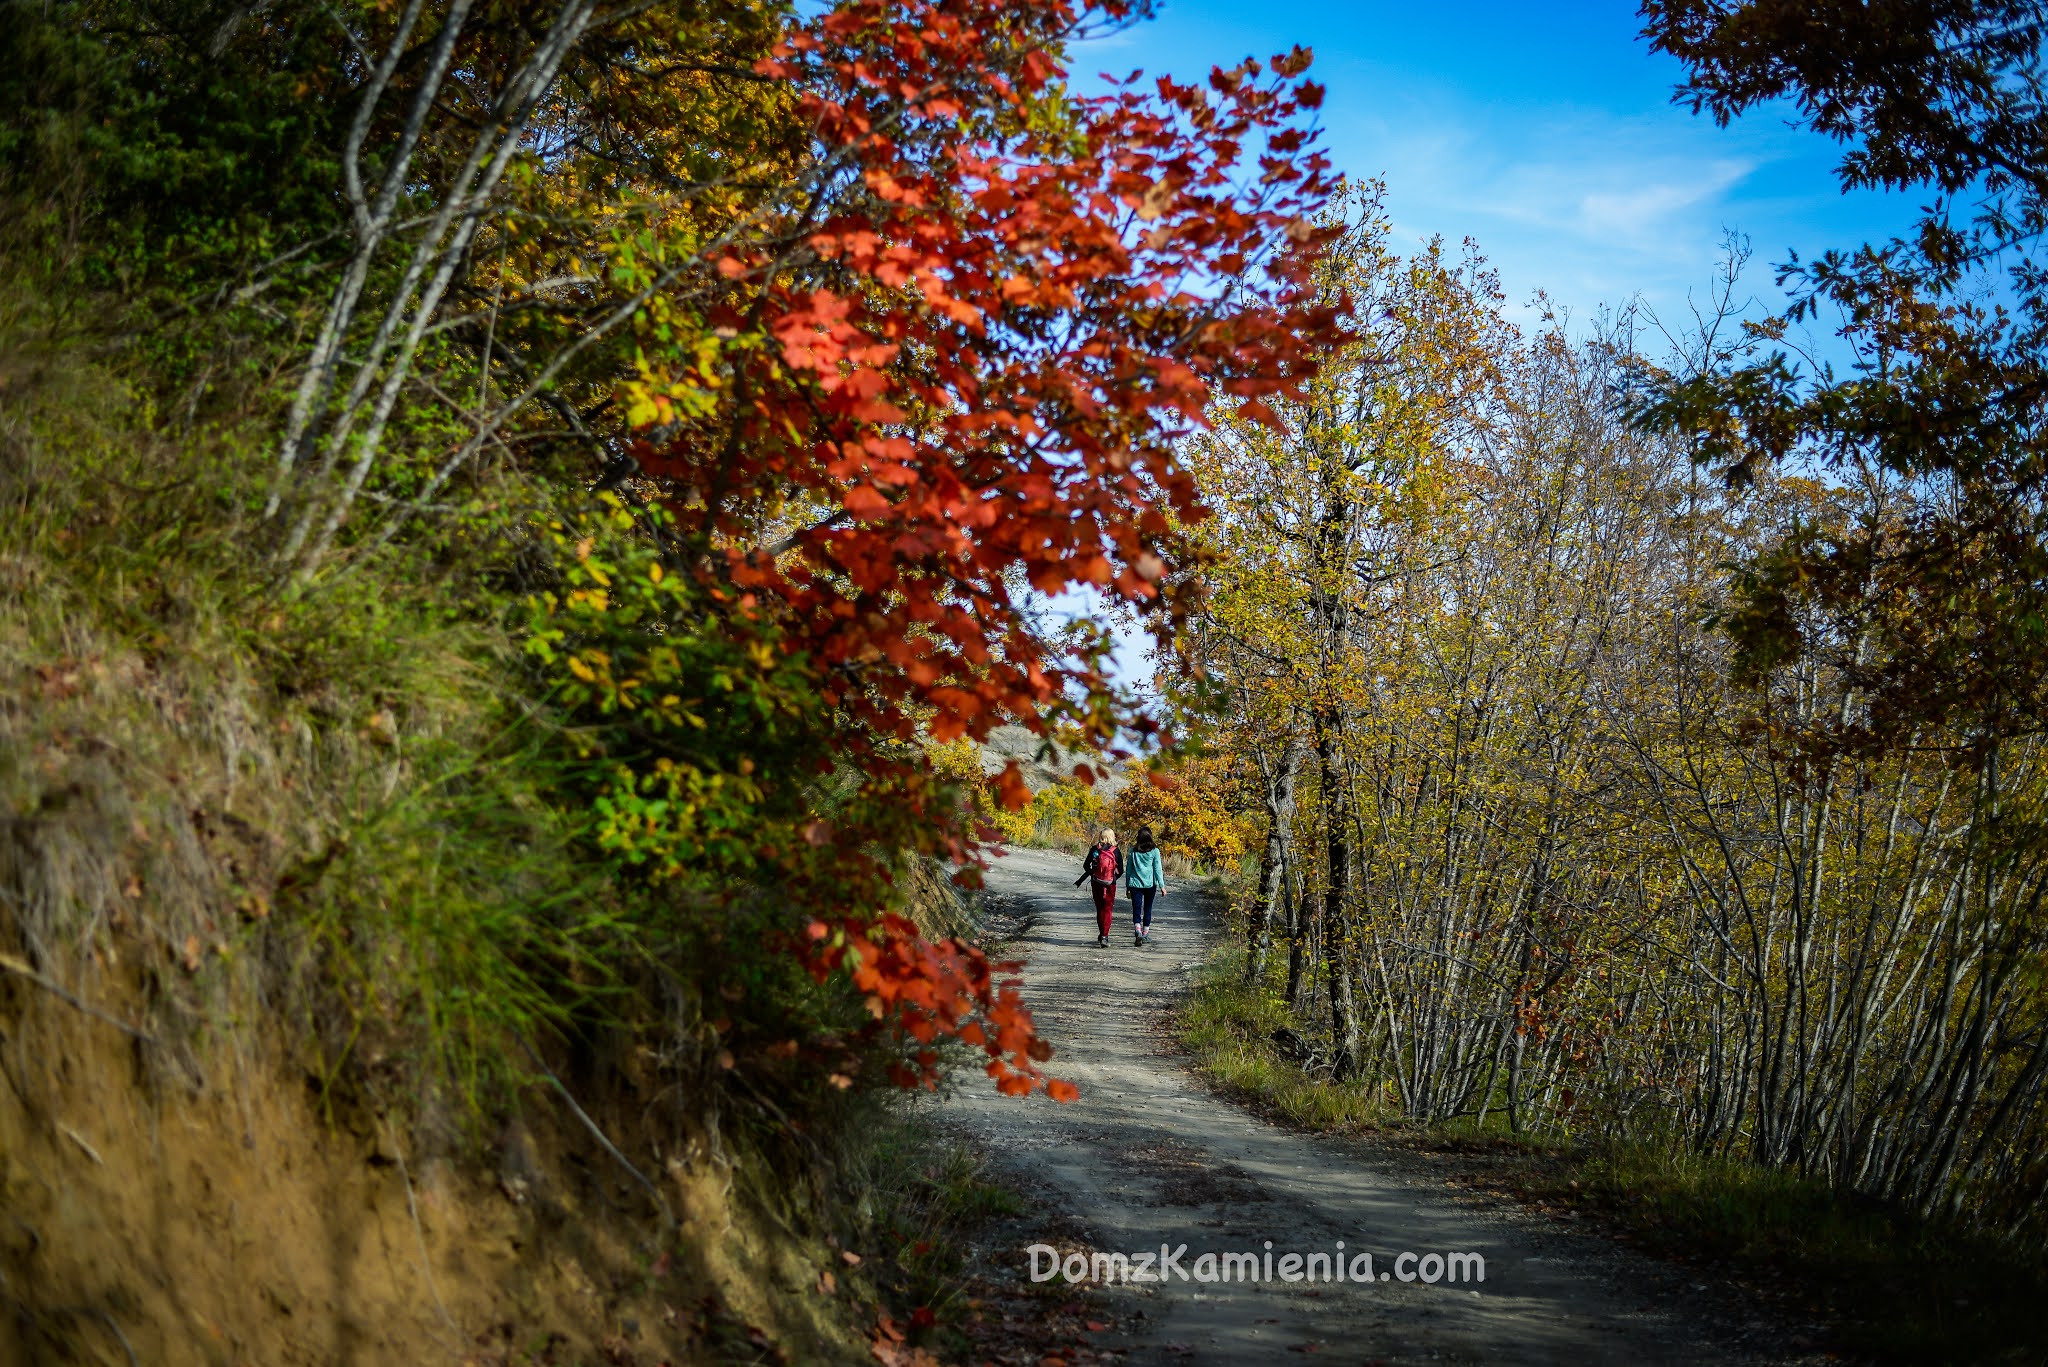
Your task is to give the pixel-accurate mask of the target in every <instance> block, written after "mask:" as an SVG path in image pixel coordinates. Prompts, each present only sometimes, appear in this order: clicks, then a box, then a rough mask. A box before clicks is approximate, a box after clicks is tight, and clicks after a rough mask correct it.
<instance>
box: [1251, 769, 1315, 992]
mask: <svg viewBox="0 0 2048 1367" xmlns="http://www.w3.org/2000/svg"><path fill="white" fill-rule="evenodd" d="M1261 758H1262V759H1263V756H1262V757H1261ZM1259 767H1260V769H1261V770H1263V771H1264V772H1263V777H1264V778H1265V789H1266V794H1265V796H1266V847H1265V849H1264V850H1263V851H1262V852H1261V853H1260V855H1259V884H1258V888H1257V890H1256V891H1254V892H1253V894H1252V907H1251V917H1250V921H1249V923H1248V924H1247V926H1246V928H1245V936H1246V946H1245V949H1246V953H1245V963H1244V979H1245V981H1246V982H1248V983H1256V982H1259V981H1261V980H1262V979H1263V978H1264V977H1265V976H1266V961H1267V959H1268V958H1270V957H1271V956H1272V952H1273V897H1274V894H1275V893H1276V892H1277V891H1278V890H1279V887H1280V880H1281V879H1282V878H1283V877H1284V876H1285V874H1286V869H1287V833H1288V827H1289V826H1290V825H1291V824H1292V823H1293V820H1294V776H1295V773H1296V771H1297V770H1299V768H1300V767H1301V742H1300V741H1299V740H1296V739H1294V738H1293V737H1289V738H1288V740H1287V742H1286V743H1285V744H1284V745H1282V746H1281V749H1280V754H1279V756H1278V758H1277V759H1276V760H1275V761H1274V762H1273V763H1272V764H1271V765H1267V764H1264V763H1261V765H1260V766H1259ZM1290 976H1291V975H1290Z"/></svg>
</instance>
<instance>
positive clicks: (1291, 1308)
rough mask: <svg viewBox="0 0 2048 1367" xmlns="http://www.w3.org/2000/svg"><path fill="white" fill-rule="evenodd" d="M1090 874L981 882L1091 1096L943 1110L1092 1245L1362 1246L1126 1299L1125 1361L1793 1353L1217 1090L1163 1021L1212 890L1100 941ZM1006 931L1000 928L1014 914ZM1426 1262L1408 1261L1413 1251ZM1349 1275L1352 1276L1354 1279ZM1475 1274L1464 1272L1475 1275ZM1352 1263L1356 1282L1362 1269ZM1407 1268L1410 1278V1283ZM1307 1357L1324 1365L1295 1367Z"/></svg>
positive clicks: (1015, 874)
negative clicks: (1264, 1276) (1136, 932)
mask: <svg viewBox="0 0 2048 1367" xmlns="http://www.w3.org/2000/svg"><path fill="white" fill-rule="evenodd" d="M1077 870H1078V861H1077V860H1073V859H1070V858H1068V857H1067V856H1064V855H1054V854H1048V853H1045V852H1042V851H1036V850H1018V851H1014V852H1012V853H1011V854H1009V855H1008V856H1006V857H1004V858H1002V859H1000V860H998V861H996V865H995V868H994V869H993V871H992V872H991V874H990V877H989V891H990V901H991V906H992V910H993V914H994V916H995V917H996V918H997V924H996V925H995V926H994V927H992V928H994V929H996V930H998V931H999V932H1000V931H1004V930H1007V931H1008V933H1009V934H1010V935H1011V937H1012V938H1011V948H1012V952H1013V953H1014V954H1015V955H1017V956H1018V957H1022V958H1025V959H1026V960H1027V961H1028V965H1029V966H1028V968H1027V971H1026V984H1027V995H1028V999H1029V1001H1030V1004H1031V1007H1032V1010H1033V1013H1034V1015H1035V1016H1036V1018H1037V1020H1038V1023H1039V1027H1040V1029H1041V1031H1042V1033H1044V1034H1045V1035H1046V1036H1047V1037H1048V1038H1049V1039H1050V1040H1051V1042H1052V1043H1053V1044H1054V1046H1055V1047H1056V1048H1057V1050H1058V1055H1057V1057H1056V1059H1055V1060H1054V1066H1053V1071H1054V1073H1055V1074H1056V1075H1058V1076H1060V1077H1065V1078H1070V1079H1072V1080H1073V1081H1075V1082H1077V1083H1078V1084H1080V1087H1081V1100H1080V1101H1078V1102H1076V1103H1074V1104H1072V1105H1069V1106H1064V1107H1062V1106H1055V1105H1052V1104H1050V1103H1047V1102H1046V1101H1045V1100H1044V1099H1043V1098H1035V1099H1033V1100H1032V1101H1031V1102H1030V1103H1021V1104H1020V1103H1017V1102H1014V1101H1009V1100H1006V1099H1003V1098H1000V1097H997V1096H995V1095H994V1094H993V1093H992V1092H990V1091H989V1090H987V1089H985V1088H981V1087H974V1086H972V1085H969V1086H966V1087H964V1088H962V1090H961V1092H960V1094H959V1095H957V1096H955V1097H953V1098H952V1099H951V1100H949V1101H948V1102H947V1103H946V1106H945V1111H946V1113H947V1116H948V1118H949V1123H952V1124H955V1125H958V1126H960V1127H962V1128H963V1129H965V1130H966V1131H967V1132H968V1133H969V1134H971V1135H972V1136H973V1137H974V1138H975V1139H976V1140H977V1141H978V1142H979V1143H980V1144H981V1145H983V1146H984V1147H985V1148H986V1149H987V1150H988V1151H989V1152H991V1153H992V1154H994V1155H995V1156H996V1161H997V1163H998V1164H999V1165H1000V1166H1001V1167H1002V1168H1003V1169H1004V1170H1005V1172H1006V1175H1007V1176H1009V1177H1011V1178H1012V1179H1013V1180H1016V1181H1018V1182H1019V1183H1021V1184H1022V1185H1023V1186H1024V1187H1025V1188H1026V1189H1027V1190H1028V1191H1030V1192H1032V1193H1033V1194H1034V1196H1035V1197H1036V1198H1038V1199H1041V1200H1043V1201H1044V1202H1046V1203H1048V1204H1049V1205H1051V1206H1053V1207H1054V1208H1056V1209H1060V1210H1062V1211H1065V1212H1067V1213H1069V1214H1070V1215H1071V1216H1072V1218H1073V1220H1074V1221H1075V1222H1076V1223H1077V1224H1078V1226H1079V1228H1080V1229H1081V1230H1083V1231H1085V1237H1086V1240H1087V1242H1088V1243H1089V1244H1090V1245H1092V1247H1093V1248H1094V1249H1096V1250H1099V1251H1102V1252H1105V1253H1107V1252H1123V1253H1128V1254H1136V1253H1138V1252H1140V1251H1143V1250H1149V1251H1151V1252H1153V1253H1154V1254H1155V1256H1156V1254H1157V1253H1158V1251H1159V1249H1160V1246H1161V1245H1162V1244H1164V1245H1166V1246H1167V1247H1168V1249H1169V1250H1171V1249H1173V1248H1176V1247H1178V1246H1180V1245H1183V1244H1184V1245H1186V1248H1187V1251H1186V1252H1185V1253H1184V1254H1182V1255H1181V1257H1180V1264H1181V1265H1182V1266H1184V1267H1187V1268H1188V1269H1189V1271H1190V1273H1191V1274H1192V1273H1193V1272H1194V1270H1195V1269H1196V1265H1197V1264H1196V1260H1197V1258H1198V1256H1199V1255H1200V1254H1201V1253H1203V1252H1207V1251H1215V1252H1217V1253H1219V1254H1221V1253H1223V1252H1236V1253H1243V1252H1251V1253H1254V1254H1255V1255H1257V1257H1258V1259H1259V1263H1258V1268H1259V1270H1260V1271H1261V1272H1263V1270H1264V1255H1265V1253H1266V1251H1267V1250H1266V1247H1265V1245H1266V1243H1267V1241H1268V1240H1270V1241H1271V1246H1272V1247H1271V1251H1272V1254H1273V1256H1274V1259H1275V1263H1276V1272H1277V1265H1278V1260H1279V1259H1280V1258H1281V1256H1282V1255H1283V1254H1286V1253H1289V1252H1294V1253H1300V1254H1304V1255H1305V1254H1310V1253H1324V1254H1332V1253H1334V1251H1335V1246H1336V1244H1337V1242H1338V1241H1339V1240H1342V1241H1343V1242H1344V1245H1345V1255H1346V1258H1347V1260H1352V1261H1351V1267H1358V1265H1357V1264H1356V1263H1355V1258H1356V1255H1357V1254H1359V1253H1369V1254H1370V1255H1371V1257H1372V1263H1371V1271H1372V1276H1373V1278H1374V1280H1373V1281H1372V1282H1371V1284H1369V1285H1367V1284H1361V1283H1360V1282H1357V1281H1345V1282H1342V1283H1336V1282H1320V1281H1318V1282H1293V1283H1288V1282H1284V1281H1281V1280H1280V1279H1279V1278H1278V1276H1277V1275H1276V1276H1275V1277H1274V1279H1273V1280H1271V1281H1261V1282H1255V1283H1246V1282H1239V1281H1222V1282H1207V1283H1204V1282H1197V1281H1193V1280H1189V1281H1182V1280H1181V1279H1180V1278H1179V1277H1178V1276H1173V1277H1172V1278H1171V1280H1170V1281H1169V1282H1168V1283H1166V1284H1159V1283H1152V1284H1149V1285H1144V1286H1138V1285H1131V1286H1126V1287H1120V1288H1117V1289H1114V1290H1112V1291H1111V1292H1110V1293H1109V1294H1110V1296H1111V1303H1112V1304H1113V1305H1116V1306H1118V1307H1119V1308H1120V1310H1121V1311H1122V1313H1121V1314H1120V1315H1119V1321H1120V1324H1121V1325H1122V1326H1124V1332H1120V1333H1119V1334H1115V1335H1108V1336H1105V1337H1104V1339H1103V1342H1102V1344H1101V1346H1102V1347H1104V1348H1122V1349H1125V1350H1126V1351H1127V1353H1128V1356H1127V1357H1126V1358H1125V1361H1128V1362H1131V1363H1154V1362H1157V1363H1188V1362H1195V1363H1205V1364H1206V1363H1218V1364H1229V1363H1262V1362H1290V1361H1302V1360H1315V1361H1330V1362H1343V1363H1349V1364H1359V1363H1372V1362H1385V1363H1408V1362H1435V1363H1567V1364H1572V1367H1591V1365H1592V1364H1601V1363H1616V1364H1644V1363H1729V1362H1784V1361H1793V1360H1796V1358H1797V1355H1796V1354H1790V1353H1786V1354H1783V1355H1781V1354H1780V1353H1779V1352H1778V1351H1776V1349H1775V1343H1774V1340H1775V1338H1776V1334H1775V1332H1774V1330H1773V1329H1771V1328H1770V1327H1768V1326H1765V1325H1764V1324H1762V1323H1760V1322H1756V1321H1753V1320H1750V1319H1749V1317H1748V1314H1747V1312H1746V1310H1745V1308H1744V1307H1742V1306H1741V1305H1739V1304H1731V1303H1729V1301H1728V1298H1727V1296H1726V1294H1725V1293H1724V1292H1721V1291H1719V1290H1717V1289H1714V1288H1709V1287H1707V1286H1704V1285H1695V1284H1693V1283H1692V1282H1691V1281H1690V1279H1689V1277H1688V1276H1687V1275H1686V1274H1684V1273H1682V1272H1680V1271H1678V1270H1676V1269H1673V1268H1670V1267H1668V1266H1666V1265H1664V1264H1661V1263H1656V1262H1652V1261H1650V1260H1648V1259H1645V1258H1644V1257H1642V1256H1641V1255H1638V1254H1635V1253H1632V1252H1630V1251H1628V1250H1625V1249H1622V1248H1620V1247H1617V1246H1615V1245H1613V1244H1611V1243H1609V1242H1607V1241H1605V1240H1603V1239H1601V1238H1599V1237H1598V1236H1597V1235H1595V1234H1592V1233H1589V1232H1585V1231H1581V1230H1577V1229H1570V1228H1560V1227H1554V1226H1553V1225H1552V1224H1551V1223H1550V1222H1547V1221H1542V1220H1539V1219H1536V1218H1534V1217H1531V1216H1528V1215H1526V1214H1524V1213H1523V1212H1521V1211H1520V1210H1504V1209H1498V1208H1494V1207H1489V1206H1487V1205H1483V1204H1473V1203H1470V1202H1469V1201H1465V1200H1461V1199H1460V1198H1458V1197H1457V1196H1456V1195H1455V1194H1454V1193H1450V1192H1447V1191H1445V1190H1444V1189H1443V1186H1442V1177H1441V1175H1440V1174H1438V1173H1436V1172H1435V1171H1434V1170H1433V1169H1431V1168H1430V1167H1429V1165H1428V1164H1427V1163H1425V1162H1422V1161H1421V1160H1418V1159H1417V1158H1415V1157H1414V1156H1413V1155H1407V1154H1403V1153H1400V1152H1398V1151H1394V1150H1389V1149H1386V1148H1383V1147H1376V1146H1372V1145H1369V1144H1365V1143H1361V1142H1356V1141H1343V1140H1337V1139H1331V1138H1325V1137H1319V1136H1313V1135H1304V1134H1300V1133H1296V1132H1293V1131H1289V1130H1284V1129H1280V1128H1278V1127H1275V1126H1273V1125H1270V1124H1268V1123H1266V1122H1263V1121H1261V1120H1259V1119H1257V1118H1255V1117H1253V1116H1251V1115H1249V1114H1248V1113H1246V1112H1245V1111H1243V1110H1241V1109H1240V1108H1238V1107H1236V1106H1234V1105H1231V1104H1229V1103H1228V1102H1225V1101H1221V1100H1218V1099H1217V1098H1215V1097H1214V1096H1213V1095H1211V1094H1209V1093H1208V1092H1206V1091H1205V1090H1204V1089H1203V1087H1202V1086H1201V1084H1200V1083H1199V1081H1198V1080H1196V1079H1195V1078H1193V1077H1192V1076H1190V1074H1189V1073H1188V1072H1187V1070H1186V1068H1185V1066H1184V1064H1183V1062H1182V1061H1181V1060H1178V1059H1176V1058H1174V1057H1172V1056H1171V1054H1170V1053H1168V1052H1166V1051H1165V1049H1164V1048H1163V1046H1162V1045H1161V1043H1160V1040H1159V1037H1158V1034H1157V1031H1156V1029H1155V1027H1156V1025H1157V1023H1158V1022H1159V1021H1160V1020H1161V1018H1162V1017H1163V1015H1164V1014H1165V1013H1166V1012H1167V1010H1168V1009H1169V1007H1170V1004H1171V1003H1172V1001H1173V1000H1174V998H1175V997H1176V995H1177V994H1179V993H1180V992H1181V991H1183V990H1184V989H1185V987H1186V985H1187V983H1188V982H1189V980H1190V977H1191V975H1192V974H1193V973H1194V972H1195V970H1196V968H1197V966H1198V965H1199V964H1200V963H1201V962H1202V960H1203V958H1204V957H1205V955H1206V954H1207V952H1208V950H1209V947H1210V945H1211V943H1212V937H1213V936H1214V935H1216V934H1217V933H1218V931H1217V928H1216V925H1215V923H1214V920H1213V918H1212V916H1211V915H1210V914H1208V911H1207V908H1206V907H1205V906H1204V904H1203V903H1202V902H1201V901H1200V900H1199V899H1194V898H1191V897H1190V896H1189V895H1187V894H1186V893H1185V892H1181V891H1178V890H1175V891H1169V893H1168V894H1167V895H1166V896H1165V897H1162V898H1161V899H1160V904H1159V911H1158V914H1157V927H1156V931H1155V943H1154V945H1153V946H1151V947H1150V948H1148V949H1145V950H1137V949H1134V948H1133V947H1132V946H1131V942H1130V933H1129V931H1128V930H1127V929H1126V928H1125V927H1124V924H1123V918H1125V917H1127V916H1128V903H1123V904H1121V905H1120V906H1119V913H1120V918H1119V924H1118V930H1119V932H1120V934H1119V935H1118V936H1115V937H1113V938H1112V941H1111V945H1110V948H1108V949H1097V948H1096V947H1095V928H1094V924H1093V916H1092V913H1091V912H1090V910H1089V908H1088V904H1087V897H1086V893H1085V892H1083V891H1077V890H1075V889H1074V888H1073V887H1072V881H1073V877H1074V874H1075V873H1076V871H1077ZM1005 922H1007V924H1005ZM1403 1253H1413V1254H1415V1255H1418V1256H1417V1258H1415V1259H1413V1260H1407V1261H1402V1260H1401V1259H1400V1255H1401V1254H1403ZM1452 1253H1460V1254H1472V1253H1476V1254H1479V1255H1480V1256H1481V1257H1483V1258H1484V1259H1485V1273H1484V1277H1485V1279H1484V1281H1483V1282H1479V1281H1471V1280H1467V1281H1458V1282H1453V1281H1452V1280H1451V1279H1450V1276H1449V1274H1446V1275H1445V1276H1443V1277H1442V1278H1440V1279H1439V1280H1438V1281H1437V1282H1436V1283H1435V1284H1429V1283H1426V1282H1424V1281H1423V1280H1421V1279H1420V1276H1419V1275H1418V1274H1419V1273H1422V1272H1427V1271H1430V1270H1434V1267H1435V1265H1434V1264H1433V1263H1431V1262H1428V1261H1425V1260H1424V1259H1423V1256H1422V1255H1429V1254H1437V1255H1448V1254H1452ZM1351 1267H1347V1272H1348V1271H1350V1270H1351ZM1465 1267H1466V1270H1467V1273H1468V1275H1469V1273H1470V1271H1471V1264H1470V1263H1466V1264H1465ZM1358 1270H1361V1271H1362V1270H1363V1268H1362V1267H1359V1268H1358ZM1397 1271H1398V1272H1405V1273H1408V1274H1409V1275H1411V1276H1415V1277H1416V1279H1415V1280H1412V1281H1403V1280H1400V1279H1398V1277H1397V1275H1396V1274H1397ZM1294 1354H1313V1355H1315V1356H1314V1357H1313V1359H1304V1358H1303V1357H1297V1356H1294Z"/></svg>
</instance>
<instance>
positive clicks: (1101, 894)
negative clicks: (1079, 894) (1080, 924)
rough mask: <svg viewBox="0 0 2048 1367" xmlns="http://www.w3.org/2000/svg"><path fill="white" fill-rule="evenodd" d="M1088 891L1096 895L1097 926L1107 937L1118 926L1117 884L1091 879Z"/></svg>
mask: <svg viewBox="0 0 2048 1367" xmlns="http://www.w3.org/2000/svg"><path fill="white" fill-rule="evenodd" d="M1088 890H1089V891H1090V892H1092V893H1094V894H1095V924H1096V925H1097V926H1098V927H1099V928H1100V930H1101V932H1102V934H1104V935H1107V934H1109V928H1110V927H1111V926H1113V925H1115V924H1116V884H1114V883H1098V882H1096V881H1095V880H1094V879H1092V878H1091V879H1089V880H1088Z"/></svg>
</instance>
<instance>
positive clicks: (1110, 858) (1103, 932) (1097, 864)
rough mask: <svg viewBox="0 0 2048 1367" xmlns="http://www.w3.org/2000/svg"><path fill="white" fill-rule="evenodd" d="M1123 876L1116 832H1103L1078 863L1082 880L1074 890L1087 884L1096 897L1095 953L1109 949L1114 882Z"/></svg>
mask: <svg viewBox="0 0 2048 1367" xmlns="http://www.w3.org/2000/svg"><path fill="white" fill-rule="evenodd" d="M1123 876H1124V852H1123V851H1122V850H1120V849H1118V848H1117V847H1116V832H1115V831H1112V830H1109V829H1108V828H1106V827H1105V828H1104V829H1103V832H1102V834H1101V835H1099V836H1097V837H1096V838H1095V843H1094V844H1093V845H1090V846H1089V847H1088V853H1087V855H1085V856H1084V857H1083V858H1082V860H1081V876H1080V877H1079V878H1076V879H1075V880H1074V886H1075V887H1077V888H1078V887H1080V886H1081V885H1082V884H1083V883H1086V884H1088V885H1089V886H1088V890H1089V891H1090V892H1092V893H1093V894H1094V895H1095V925H1096V927H1097V929H1098V931H1099V933H1098V934H1097V935H1096V937H1095V947H1096V948H1097V949H1107V948H1109V928H1110V926H1111V925H1112V924H1114V923H1115V921H1116V880H1117V879H1119V878H1121V877H1123Z"/></svg>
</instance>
